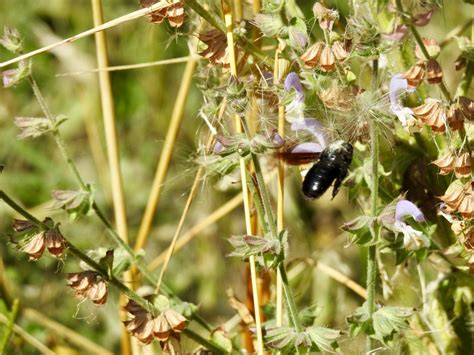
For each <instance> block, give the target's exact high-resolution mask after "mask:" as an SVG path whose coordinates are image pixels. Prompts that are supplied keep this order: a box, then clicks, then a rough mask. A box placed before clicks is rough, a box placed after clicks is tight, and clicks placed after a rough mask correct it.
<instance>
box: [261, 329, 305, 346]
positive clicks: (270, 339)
mask: <svg viewBox="0 0 474 355" xmlns="http://www.w3.org/2000/svg"><path fill="white" fill-rule="evenodd" d="M297 336H298V334H297V333H296V332H295V331H294V329H293V328H290V327H278V328H271V329H269V330H267V333H266V335H265V344H266V345H267V346H268V347H270V348H272V349H279V350H283V349H287V350H288V349H292V348H294V344H295V341H296V338H297Z"/></svg>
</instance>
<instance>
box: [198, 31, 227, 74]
mask: <svg viewBox="0 0 474 355" xmlns="http://www.w3.org/2000/svg"><path fill="white" fill-rule="evenodd" d="M199 40H200V41H201V42H203V43H205V44H206V45H207V48H206V49H205V50H203V51H201V52H199V55H200V56H202V57H204V58H206V59H208V60H209V62H211V63H212V64H222V65H224V66H228V65H229V54H228V51H227V39H226V37H225V34H224V33H223V32H221V31H219V30H209V31H206V32H203V33H200V34H199Z"/></svg>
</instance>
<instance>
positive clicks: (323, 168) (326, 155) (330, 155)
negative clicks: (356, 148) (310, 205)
mask: <svg viewBox="0 0 474 355" xmlns="http://www.w3.org/2000/svg"><path fill="white" fill-rule="evenodd" d="M352 152H353V148H352V145H351V144H350V143H347V142H344V141H342V140H339V141H336V142H334V143H332V144H330V145H329V146H328V147H326V148H325V149H324V150H323V152H322V153H321V156H320V158H319V161H318V162H317V163H316V164H314V165H313V166H312V167H311V169H309V171H308V173H307V174H306V176H305V178H304V180H303V189H302V191H303V194H304V195H305V197H306V198H308V199H311V200H312V199H316V198H319V197H321V196H322V195H323V194H324V192H326V190H327V189H329V187H330V186H331V185H332V183H333V181H335V183H334V188H333V191H332V197H333V198H334V197H335V196H336V194H337V192H338V191H339V188H340V187H341V184H342V181H343V180H344V178H345V177H346V175H347V170H348V168H349V165H350V164H351V162H352Z"/></svg>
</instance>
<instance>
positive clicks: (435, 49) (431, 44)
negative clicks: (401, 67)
mask: <svg viewBox="0 0 474 355" xmlns="http://www.w3.org/2000/svg"><path fill="white" fill-rule="evenodd" d="M423 44H424V45H425V48H426V50H427V51H428V55H429V57H430V58H436V57H437V56H438V55H439V52H440V51H441V47H440V46H439V44H438V42H436V40H435V39H433V38H423ZM415 55H416V57H417V58H418V59H423V60H424V59H426V57H425V54H424V53H423V52H422V50H421V48H420V46H418V45H417V46H416V48H415Z"/></svg>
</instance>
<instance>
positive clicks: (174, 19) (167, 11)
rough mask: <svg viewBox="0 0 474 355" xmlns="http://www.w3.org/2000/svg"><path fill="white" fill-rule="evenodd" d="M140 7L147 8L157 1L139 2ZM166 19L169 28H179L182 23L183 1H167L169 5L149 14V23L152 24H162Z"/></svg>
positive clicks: (141, 0) (146, 0)
mask: <svg viewBox="0 0 474 355" xmlns="http://www.w3.org/2000/svg"><path fill="white" fill-rule="evenodd" d="M139 1H140V5H141V6H142V7H148V6H151V5H153V4H156V3H157V2H158V0H139ZM165 18H167V19H168V22H169V24H170V26H171V27H181V25H182V24H183V22H184V1H183V0H173V1H169V5H168V6H167V7H164V8H162V9H160V10H156V11H153V12H152V13H151V14H150V21H151V22H153V23H162V22H163V21H164V19H165Z"/></svg>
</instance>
